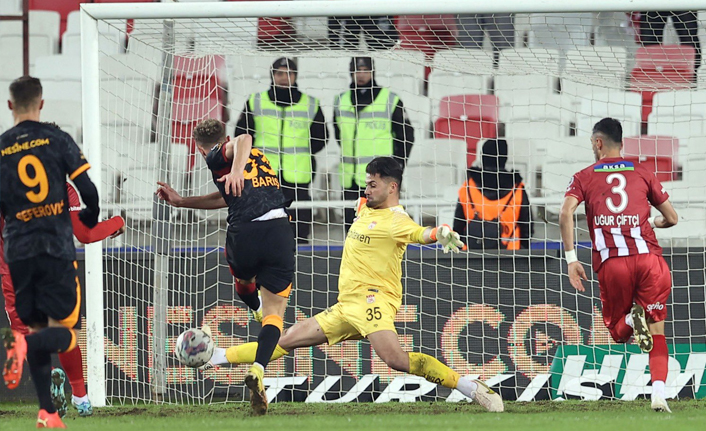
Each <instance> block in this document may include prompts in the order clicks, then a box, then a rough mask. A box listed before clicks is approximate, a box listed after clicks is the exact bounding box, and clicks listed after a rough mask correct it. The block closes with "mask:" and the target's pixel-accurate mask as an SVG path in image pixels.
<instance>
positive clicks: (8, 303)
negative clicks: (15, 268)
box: [2, 274, 29, 335]
mask: <svg viewBox="0 0 706 431" xmlns="http://www.w3.org/2000/svg"><path fill="white" fill-rule="evenodd" d="M2 296H3V298H4V299H5V314H7V320H8V321H9V322H10V329H12V330H14V331H17V332H19V333H20V334H24V335H27V334H29V328H28V327H27V325H25V324H24V323H22V321H21V320H20V316H18V315H17V309H16V308H15V287H14V286H13V284H12V278H11V277H10V274H2Z"/></svg>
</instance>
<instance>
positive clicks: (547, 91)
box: [82, 0, 706, 405]
mask: <svg viewBox="0 0 706 431" xmlns="http://www.w3.org/2000/svg"><path fill="white" fill-rule="evenodd" d="M356 3H357V4H358V5H359V4H360V2H353V1H348V0H344V1H339V2H322V3H321V4H318V3H317V4H313V3H310V2H260V3H242V4H240V5H239V4H236V3H196V4H194V3H190V4H150V5H140V6H139V7H138V6H134V5H130V6H129V7H128V6H121V5H83V6H82V10H83V16H82V20H83V49H82V55H83V60H82V62H83V66H82V67H83V70H84V73H83V79H84V84H83V85H84V87H83V88H84V94H83V100H84V102H83V110H84V129H83V131H84V133H83V148H84V150H85V153H86V155H87V158H88V159H89V160H90V161H91V162H92V164H93V166H94V168H93V169H92V170H91V172H92V175H93V176H94V178H97V179H99V180H100V191H101V203H102V208H103V211H104V215H115V214H120V215H122V216H123V217H124V218H125V219H126V221H127V226H128V229H127V232H126V233H125V234H124V235H123V236H121V237H119V238H117V239H114V240H108V241H106V242H104V244H103V245H100V244H96V245H90V246H87V247H86V268H87V271H88V275H87V289H88V291H87V295H88V300H87V322H88V323H87V327H88V331H87V332H88V336H87V337H88V346H87V349H86V351H87V355H88V358H87V360H88V363H89V373H88V378H89V390H90V391H91V394H92V397H93V402H94V403H96V404H97V405H101V404H102V402H103V401H105V402H107V403H109V404H110V403H135V402H143V401H164V402H169V403H208V402H222V401H226V402H233V401H241V400H243V399H245V397H246V396H247V393H246V391H244V387H243V385H242V381H243V376H244V373H245V371H246V367H245V366H234V367H219V368H216V369H215V370H211V371H207V372H200V371H196V370H193V369H190V368H186V367H183V366H180V365H179V364H178V363H177V361H176V358H175V357H174V355H173V354H172V353H171V352H172V350H173V347H174V342H175V340H176V337H177V336H178V334H179V333H180V332H182V331H183V330H185V329H187V328H189V327H200V326H201V325H203V324H209V325H210V326H211V328H212V329H213V332H214V338H215V341H216V344H217V345H218V346H231V345H236V344H240V343H244V342H247V341H254V340H255V337H256V335H257V333H258V331H259V328H260V326H259V324H257V323H255V322H254V321H252V320H251V319H250V316H249V314H248V311H247V309H246V306H245V305H244V304H243V303H241V302H240V301H239V299H238V298H237V296H236V295H235V293H234V286H233V279H232V277H231V275H230V273H229V271H228V267H227V263H226V261H225V257H224V254H223V246H224V242H225V234H226V226H227V225H226V210H213V211H205V210H191V209H184V208H172V207H169V206H167V205H165V204H164V203H162V202H159V201H158V200H157V198H156V197H155V191H156V189H157V182H158V181H160V182H164V183H167V184H169V185H171V187H173V188H174V189H175V190H176V191H177V192H178V193H180V194H181V195H182V196H194V195H203V194H208V193H212V192H214V191H216V188H215V186H214V185H213V183H212V180H211V174H210V172H208V170H207V168H206V166H205V163H204V160H203V157H202V156H201V154H200V153H199V152H198V151H197V150H196V148H195V145H194V142H193V139H192V137H191V135H192V131H193V129H194V126H195V125H196V124H197V123H198V122H199V121H202V120H203V119H206V118H216V119H219V120H220V121H222V122H223V123H224V124H225V125H226V127H227V133H228V135H230V136H234V135H235V134H238V133H242V132H243V131H248V132H249V133H251V134H255V139H254V142H255V146H259V147H261V148H263V149H264V151H265V153H266V154H267V156H268V157H269V158H270V160H275V161H276V163H279V164H280V166H281V167H282V169H283V172H282V179H283V181H285V182H286V183H291V184H296V192H293V191H291V190H290V191H289V193H292V195H293V196H296V199H295V202H294V204H293V206H292V210H291V211H290V212H291V213H292V214H293V215H294V216H295V218H296V226H297V229H298V231H297V232H298V236H299V241H298V242H299V244H298V251H297V264H296V279H295V282H294V289H293V294H292V296H291V298H290V301H289V306H288V309H287V313H286V317H285V328H286V327H289V326H291V325H292V324H294V323H295V322H297V321H299V320H302V319H305V318H307V317H310V316H313V315H315V314H316V313H318V312H321V311H323V310H324V309H325V308H326V307H328V306H330V305H332V304H334V303H335V301H336V296H337V282H338V270H339V264H340V261H341V254H342V247H343V244H344V240H345V238H346V237H345V235H346V234H345V232H346V216H347V215H346V213H347V211H346V209H350V208H352V207H353V205H354V203H353V200H352V199H355V197H356V196H358V195H359V194H360V192H361V190H362V188H361V185H362V186H363V187H364V184H361V183H360V177H356V176H355V175H354V174H350V173H349V172H350V171H348V167H349V166H356V163H358V164H364V163H365V161H366V160H367V159H366V157H367V156H372V155H393V154H394V155H395V156H396V157H398V158H399V160H401V161H403V162H404V163H405V169H404V182H403V186H402V196H401V197H402V204H403V205H404V206H405V208H406V210H407V211H408V212H409V214H410V216H411V217H412V218H413V219H414V220H416V221H418V222H419V223H420V224H424V225H428V226H435V225H438V224H441V223H448V224H449V225H454V224H456V225H457V226H462V228H463V230H465V231H466V232H465V234H466V238H467V241H468V242H469V243H470V244H475V245H479V244H483V243H484V242H485V246H486V249H485V250H483V249H478V248H472V249H469V250H468V251H464V252H462V253H460V254H457V255H453V256H450V255H446V254H443V253H441V250H440V249H439V248H436V247H434V246H429V247H418V246H410V247H409V248H408V252H407V254H406V257H405V259H404V261H403V272H404V277H403V280H402V282H403V286H404V290H405V296H404V300H403V305H402V307H401V309H400V310H399V313H398V315H397V320H396V325H397V331H398V333H399V339H400V342H401V344H402V346H403V348H404V349H406V350H414V351H421V352H424V353H428V354H430V355H432V356H434V357H436V358H438V359H440V360H441V361H443V362H444V363H446V364H448V365H449V366H451V367H452V368H454V369H455V370H456V371H458V372H459V373H461V374H467V375H473V376H478V377H479V378H481V379H483V380H484V381H486V382H488V384H489V385H490V386H491V387H493V388H494V389H497V390H499V391H500V393H501V394H502V395H503V397H504V398H505V399H509V400H522V401H531V400H535V399H559V398H564V399H565V398H581V399H587V400H593V399H599V398H610V399H624V400H630V399H635V398H638V397H642V396H644V395H645V394H649V393H650V378H649V370H648V362H647V361H648V360H647V355H643V354H640V352H639V349H638V348H637V346H636V345H635V344H634V343H632V342H630V343H628V344H627V345H619V344H615V343H614V342H613V341H612V340H611V338H610V335H609V333H608V331H607V329H606V328H605V327H604V325H603V321H602V317H601V306H600V300H599V294H598V285H597V281H596V277H595V276H592V277H589V278H590V279H591V281H590V282H589V283H588V285H589V286H588V289H587V290H586V292H585V293H577V292H576V291H575V290H574V289H572V288H571V286H570V285H569V283H568V279H567V276H566V264H565V262H564V260H563V253H562V252H561V246H560V232H559V227H558V210H559V207H560V204H561V202H562V199H563V193H564V191H565V189H566V187H567V185H568V183H569V180H570V178H571V176H572V175H573V174H574V173H575V172H577V171H578V170H580V169H583V168H584V167H587V166H588V165H590V164H591V163H593V162H594V155H593V152H592V150H591V143H590V140H589V137H590V135H591V131H592V128H593V125H594V124H595V123H596V122H597V121H599V120H600V119H602V118H604V117H614V118H617V119H619V120H620V121H621V122H622V126H623V134H624V153H625V156H626V157H627V158H629V160H632V161H634V162H635V163H643V164H646V165H648V166H649V167H650V168H651V169H653V170H654V171H655V172H656V173H657V176H658V178H659V179H660V180H661V181H662V182H663V185H664V187H665V188H666V189H667V191H668V192H669V193H670V195H671V198H672V202H673V203H674V206H675V207H676V209H677V211H678V213H679V214H680V216H681V218H680V222H679V225H678V226H676V227H675V228H672V229H668V230H660V231H659V232H658V233H657V235H658V238H659V239H660V243H661V244H662V246H664V247H665V257H666V259H667V261H668V263H669V265H670V267H671V269H672V271H673V282H674V289H673V293H672V296H671V298H670V301H669V303H668V304H658V306H665V307H667V309H668V315H669V318H668V320H667V324H666V331H667V341H668V344H669V346H670V355H671V356H670V359H669V377H668V379H667V395H668V397H678V396H681V397H684V396H687V397H703V396H704V395H706V386H705V385H706V380H705V378H704V367H705V366H706V313H705V309H704V286H703V284H704V260H705V259H706V255H705V254H704V238H705V237H706V198H704V196H706V190H705V188H706V176H705V172H706V151H704V148H706V134H705V133H706V85H705V84H704V82H703V80H702V74H701V73H700V71H701V69H700V68H698V66H699V62H700V52H701V51H700V46H699V45H698V44H695V43H694V42H698V38H699V36H700V35H701V33H703V29H704V25H705V23H706V21H704V15H703V13H702V12H701V11H693V12H684V13H675V14H671V15H670V14H667V13H664V16H663V15H659V16H657V17H655V16H653V14H655V13H654V12H646V11H645V10H647V9H648V8H650V7H651V8H652V9H656V8H657V7H658V6H659V3H660V2H657V1H642V2H641V1H631V2H628V1H613V2H597V3H598V5H597V4H596V2H572V5H571V10H572V11H571V12H561V11H547V10H546V7H544V8H543V9H544V10H543V11H540V12H537V10H533V9H532V3H533V2H518V1H499V2H495V3H498V5H497V6H496V9H494V10H489V9H488V10H486V9H485V8H488V7H490V6H483V9H481V7H480V6H478V7H477V8H476V9H475V10H474V9H472V8H473V7H476V6H477V5H468V6H467V8H468V9H467V10H464V9H463V8H462V7H461V6H458V5H457V6H455V7H456V9H453V8H452V7H451V6H450V4H451V3H452V2H447V1H441V2H437V3H439V5H438V9H434V6H433V5H424V4H422V3H424V2H415V1H407V2H401V1H392V2H381V3H385V5H374V4H373V3H372V2H371V3H370V9H369V10H370V12H368V9H366V13H370V14H371V15H373V16H370V17H350V16H348V15H351V14H356V13H357V14H359V13H360V12H353V11H354V10H355V9H356V8H357V7H359V6H356ZM573 3H575V4H573ZM609 3H610V4H611V5H612V6H611V5H609ZM662 3H664V2H662ZM674 3H679V4H681V5H682V6H683V8H684V9H687V8H688V6H689V5H691V4H692V3H695V2H689V1H680V2H674ZM366 4H367V3H366ZM591 4H593V5H594V6H595V7H599V6H600V7H605V9H604V10H603V11H591V10H590V8H591ZM671 4H672V3H670V5H671ZM513 5H516V8H515V9H511V6H513ZM561 7H563V8H564V10H567V9H568V8H569V7H568V6H564V5H562V6H561ZM641 7H642V8H644V9H645V10H643V11H639V12H638V11H632V12H630V11H629V8H634V9H639V8H641ZM674 8H676V6H673V5H672V6H670V9H674ZM503 11H505V13H502V12H503ZM509 11H512V13H508V12H509ZM626 11H628V13H626ZM480 12H497V13H495V14H489V13H482V14H480ZM273 15H274V16H273ZM667 15H669V16H667ZM334 16H335V17H338V18H331V17H334ZM343 16H348V17H347V18H341V17H343ZM660 20H661V21H660ZM660 23H661V24H660ZM665 23H666V24H665ZM678 34H682V37H681V39H680V37H679V36H678ZM684 34H687V35H693V38H691V39H688V38H687V37H686V36H683V35H684ZM689 37H691V36H689ZM687 39H688V40H687ZM281 57H285V58H288V59H291V60H292V61H293V64H296V86H292V87H289V88H288V87H287V86H286V85H284V86H279V87H277V88H276V89H273V79H274V78H273V75H272V74H271V68H272V67H273V63H274V62H275V60H276V59H279V58H281ZM352 59H356V60H355V61H352ZM369 59H371V60H369ZM278 64H280V63H278ZM277 67H279V66H277ZM366 67H368V68H371V69H372V76H373V83H374V87H371V85H372V84H370V85H368V84H366V83H365V76H363V74H356V75H352V74H351V70H355V71H356V72H359V71H365V68H366ZM359 78H360V81H356V82H357V84H355V85H354V86H353V87H352V80H353V79H356V80H357V79H359ZM371 94H372V96H371ZM319 109H320V111H321V113H320V114H322V115H323V118H324V119H325V120H324V121H325V123H324V124H321V123H320V118H321V117H320V114H319V112H318V111H319ZM244 112H245V113H244ZM258 117H259V118H258ZM262 117H267V118H268V120H267V123H265V124H268V126H267V127H265V128H262V127H261V126H259V125H258V126H256V125H255V123H256V122H257V123H258V124H263V123H261V122H262V121H264V120H263V119H262ZM351 118H352V120H351ZM317 122H318V123H319V124H317ZM277 125H279V126H277ZM321 126H323V127H321ZM302 129H303V131H302ZM323 130H326V132H325V135H324V136H323V137H322V136H320V134H321V133H324V132H322V131H323ZM258 133H260V134H261V136H257V134H258ZM342 141H343V142H342ZM301 142H304V143H303V144H301ZM322 146H323V148H322ZM314 151H315V153H314V154H313V155H311V157H308V154H311V153H312V152H314ZM356 152H357V153H356ZM302 155H303V156H304V158H303V159H302V158H301V156H302ZM290 156H291V157H298V159H297V160H299V161H302V160H303V161H304V162H303V163H299V162H297V163H296V164H294V165H293V164H292V163H291V160H292V158H291V157H290ZM287 157H290V158H289V159H287ZM287 160H289V161H287ZM308 160H311V163H310V164H309V162H308ZM287 163H289V164H288V165H286V164H287ZM285 165H286V166H290V168H289V169H288V170H286V169H285ZM293 166H296V167H293ZM302 166H304V167H303V168H302ZM308 166H311V167H308ZM351 169H354V168H351ZM358 169H360V166H358ZM285 170H286V172H285ZM513 173H514V174H513ZM467 178H471V179H472V180H473V184H476V185H479V186H480V185H481V184H482V185H483V191H482V192H477V191H476V190H475V189H473V190H471V189H470V188H467V187H463V185H464V184H465V183H466V181H467ZM283 187H285V186H283ZM470 193H481V194H482V195H483V197H482V198H483V199H486V200H487V201H495V200H497V199H501V200H502V199H506V200H507V202H508V206H510V207H511V208H512V209H513V210H512V211H511V212H509V213H507V214H506V215H510V219H511V220H514V221H516V222H517V223H516V224H515V225H514V226H515V227H514V228H512V227H510V228H508V225H507V223H506V222H503V223H500V224H497V223H496V224H493V223H491V222H488V223H484V224H483V229H484V231H483V232H484V233H483V234H482V235H481V238H479V237H478V235H477V234H476V233H474V232H475V230H473V229H470V228H469V229H467V224H466V223H465V221H464V220H463V218H461V219H459V218H458V216H459V214H464V215H465V213H464V207H460V213H459V210H457V204H458V202H459V200H463V201H466V200H467V196H469V195H470ZM476 197H477V196H476ZM582 208H583V207H581V209H580V210H579V214H578V216H577V220H576V226H577V227H576V235H577V241H578V242H579V247H580V248H579V257H580V259H581V261H582V262H583V263H584V265H587V266H589V267H590V239H589V236H588V231H587V228H586V220H585V215H584V212H583V209H582ZM466 209H467V208H466ZM501 211H503V212H502V214H505V213H504V211H505V209H502V210H501ZM464 215H461V217H464ZM490 218H492V217H490ZM372 227H374V226H371V228H372ZM503 229H505V230H503ZM508 229H509V231H508ZM493 232H495V233H494V235H495V237H496V238H497V236H498V234H499V233H502V235H505V236H506V237H507V235H506V234H508V233H509V235H510V237H511V238H512V239H513V241H502V242H500V243H498V241H495V244H494V245H493V244H492V241H490V237H491V236H492V235H493ZM504 238H505V237H504ZM485 240H487V241H485ZM493 247H495V249H492V248H493ZM498 247H500V248H501V249H502V250H497V248H498ZM371 264H373V265H374V264H375V263H374V262H371ZM587 270H588V268H587ZM101 289H102V290H101ZM101 292H102V294H101ZM265 383H266V384H267V385H268V396H269V397H270V398H271V400H276V401H283V400H293V401H309V402H341V401H373V400H374V401H376V402H383V401H390V400H400V401H414V400H448V401H460V400H462V399H463V397H462V396H461V395H460V393H458V392H455V391H453V392H452V391H450V390H447V389H444V388H442V387H437V386H436V385H434V384H432V383H429V382H426V381H424V380H423V379H419V378H417V377H414V376H406V375H404V374H402V373H398V372H395V371H392V370H391V369H389V368H388V367H387V366H386V365H385V364H384V362H382V361H381V359H380V358H379V357H378V356H377V355H376V354H375V353H374V352H373V351H372V350H371V347H370V345H369V344H368V343H367V342H366V341H347V342H344V343H341V344H339V345H336V346H328V345H322V346H318V347H313V348H308V349H299V350H296V351H295V352H294V353H293V354H291V355H288V356H286V357H285V358H283V359H280V360H277V361H275V362H273V363H272V364H270V366H269V367H268V369H267V373H266V381H265Z"/></svg>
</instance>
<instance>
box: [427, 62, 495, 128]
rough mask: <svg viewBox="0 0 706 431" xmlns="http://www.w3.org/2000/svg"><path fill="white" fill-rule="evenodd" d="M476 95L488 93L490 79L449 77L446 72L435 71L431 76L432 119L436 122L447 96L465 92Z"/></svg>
mask: <svg viewBox="0 0 706 431" xmlns="http://www.w3.org/2000/svg"><path fill="white" fill-rule="evenodd" d="M467 91H468V92H472V93H474V94H487V93H488V77H487V76H478V75H461V74H456V75H447V74H445V72H440V71H436V70H435V71H433V72H431V74H429V98H430V99H431V103H432V117H433V120H434V121H436V118H438V116H439V105H440V104H441V100H442V99H443V98H444V97H447V96H455V95H458V94H462V93H464V92H467Z"/></svg>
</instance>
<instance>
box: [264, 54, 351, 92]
mask: <svg viewBox="0 0 706 431" xmlns="http://www.w3.org/2000/svg"><path fill="white" fill-rule="evenodd" d="M355 55H357V54H356V53H351V52H347V51H338V50H323V51H317V52H316V53H313V54H311V55H300V56H298V57H297V71H298V73H297V79H300V78H311V77H318V78H333V77H336V78H345V79H346V80H347V81H348V83H349V84H350V79H351V78H350V71H349V70H350V69H349V64H350V62H351V57H353V56H355ZM272 61H274V59H272ZM272 61H271V62H270V64H272Z"/></svg>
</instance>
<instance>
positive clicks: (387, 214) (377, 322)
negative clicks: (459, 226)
mask: <svg viewBox="0 0 706 431" xmlns="http://www.w3.org/2000/svg"><path fill="white" fill-rule="evenodd" d="M365 183H366V188H365V199H360V200H359V203H358V210H357V218H356V219H355V221H354V222H353V225H352V226H351V228H350V230H349V231H348V236H347V238H346V241H345V245H344V247H343V258H342V260H341V270H340V277H339V282H338V290H339V294H338V302H337V303H336V304H335V305H334V306H333V307H330V308H327V309H326V310H325V311H323V312H321V313H319V314H317V315H315V316H314V317H310V318H308V319H306V320H303V321H301V322H297V323H296V324H295V325H294V326H292V327H291V328H289V329H287V330H286V331H285V332H284V335H283V336H282V337H281V338H280V339H279V344H278V345H277V347H276V349H275V351H274V353H273V354H272V358H271V359H270V360H271V361H273V360H275V359H278V358H280V357H282V356H284V355H286V354H287V353H289V352H291V351H292V350H294V349H297V348H300V347H310V346H317V345H319V344H323V343H326V342H328V344H330V345H333V344H337V343H340V342H341V341H345V340H360V339H362V338H367V339H368V340H369V341H370V344H371V345H372V347H373V349H375V352H376V353H377V354H378V356H379V357H380V358H381V359H382V360H383V361H385V363H386V364H387V365H388V366H389V367H390V368H392V369H395V370H397V371H404V372H407V373H411V374H414V375H417V376H421V377H424V378H425V379H427V380H428V381H430V382H433V383H437V384H440V385H443V386H445V387H447V388H451V389H458V390H459V391H460V392H461V393H463V394H464V395H466V396H467V397H469V398H471V399H473V400H476V401H477V402H478V403H479V404H481V405H482V406H483V407H485V408H486V409H488V410H490V411H493V412H501V411H503V409H504V406H503V401H502V398H501V397H500V395H498V394H497V393H495V392H494V391H492V390H491V389H490V388H488V386H486V385H485V384H484V383H482V382H481V381H479V380H472V379H470V378H468V377H465V376H464V377H462V376H460V375H459V374H458V373H457V372H455V371H453V370H452V369H451V368H449V367H447V366H446V365H444V364H442V363H441V362H439V361H438V360H437V359H435V358H433V357H431V356H429V355H425V354H423V353H414V352H405V351H403V350H402V347H401V346H400V343H399V340H398V338H397V331H396V330H395V324H394V321H395V315H396V314H397V310H398V309H399V307H400V305H401V304H402V282H401V279H402V267H401V263H402V256H403V255H404V252H405V250H406V249H407V244H414V243H416V244H430V243H433V242H439V243H440V244H441V245H442V246H443V247H444V252H448V251H449V250H451V251H454V252H458V250H459V247H463V243H462V242H461V241H460V239H459V235H458V234H457V233H456V232H454V231H452V230H451V228H449V227H448V226H447V225H442V226H439V227H437V228H431V227H421V226H419V225H418V224H416V223H415V222H414V221H412V219H411V218H410V217H409V215H408V214H407V213H406V212H405V211H404V208H403V207H402V206H401V205H400V204H399V198H400V186H401V184H402V167H401V166H400V165H399V163H398V162H397V161H395V160H394V159H393V158H392V157H377V158H375V159H374V160H372V161H371V162H370V163H369V164H368V166H367V167H366V181H365ZM256 350H257V343H256V342H253V343H246V344H241V345H239V346H235V347H230V348H228V349H223V348H218V347H217V348H215V349H214V354H213V357H212V358H211V360H210V361H209V363H208V364H207V365H206V366H205V367H204V368H205V369H209V368H211V367H213V366H216V365H223V364H249V363H252V362H253V361H254V360H255V352H256ZM265 402H267V401H266V400H265ZM265 408H266V407H265Z"/></svg>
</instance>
